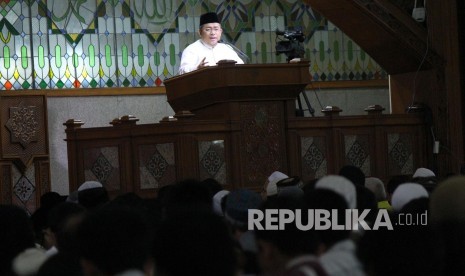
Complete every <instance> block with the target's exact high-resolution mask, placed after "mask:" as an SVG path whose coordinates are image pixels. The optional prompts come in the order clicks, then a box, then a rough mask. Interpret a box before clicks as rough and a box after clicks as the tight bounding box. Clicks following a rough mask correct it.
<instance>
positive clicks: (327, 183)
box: [315, 175, 357, 209]
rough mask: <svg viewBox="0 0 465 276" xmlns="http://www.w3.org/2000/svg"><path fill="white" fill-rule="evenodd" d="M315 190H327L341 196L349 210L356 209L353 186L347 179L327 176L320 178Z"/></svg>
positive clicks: (355, 195) (355, 194) (355, 196)
mask: <svg viewBox="0 0 465 276" xmlns="http://www.w3.org/2000/svg"><path fill="white" fill-rule="evenodd" d="M315 189H328V190H331V191H333V192H335V193H337V194H339V195H341V196H342V197H343V198H344V199H345V200H346V201H347V206H348V207H349V209H355V208H356V207H357V192H356V190H355V185H354V184H353V183H352V182H350V180H349V179H347V178H345V177H343V176H340V175H327V176H324V177H322V178H320V179H319V180H318V181H317V182H316V184H315Z"/></svg>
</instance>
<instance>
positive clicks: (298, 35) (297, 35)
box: [276, 30, 305, 42]
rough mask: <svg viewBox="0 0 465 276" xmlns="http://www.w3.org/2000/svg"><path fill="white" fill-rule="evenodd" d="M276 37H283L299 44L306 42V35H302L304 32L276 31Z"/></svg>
mask: <svg viewBox="0 0 465 276" xmlns="http://www.w3.org/2000/svg"><path fill="white" fill-rule="evenodd" d="M276 35H282V36H284V38H287V39H289V40H297V41H299V42H304V40H305V35H304V34H303V33H302V31H299V30H298V31H280V30H276Z"/></svg>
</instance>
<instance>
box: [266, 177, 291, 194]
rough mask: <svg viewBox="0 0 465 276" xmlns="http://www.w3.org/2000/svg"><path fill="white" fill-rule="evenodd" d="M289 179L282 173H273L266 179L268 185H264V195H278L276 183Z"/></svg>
mask: <svg viewBox="0 0 465 276" xmlns="http://www.w3.org/2000/svg"><path fill="white" fill-rule="evenodd" d="M286 178H289V176H287V175H285V174H284V173H282V172H278V171H275V172H273V173H272V174H271V175H270V176H269V177H268V184H267V185H266V195H267V196H274V195H277V194H278V187H277V186H276V183H278V182H279V181H281V180H283V179H286Z"/></svg>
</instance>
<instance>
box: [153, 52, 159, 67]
mask: <svg viewBox="0 0 465 276" xmlns="http://www.w3.org/2000/svg"><path fill="white" fill-rule="evenodd" d="M153 62H154V63H155V65H156V66H160V53H159V52H158V51H157V52H155V54H154V55H153Z"/></svg>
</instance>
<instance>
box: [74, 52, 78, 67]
mask: <svg viewBox="0 0 465 276" xmlns="http://www.w3.org/2000/svg"><path fill="white" fill-rule="evenodd" d="M73 66H74V68H77V67H78V66H79V57H78V55H77V54H76V53H74V54H73Z"/></svg>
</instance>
